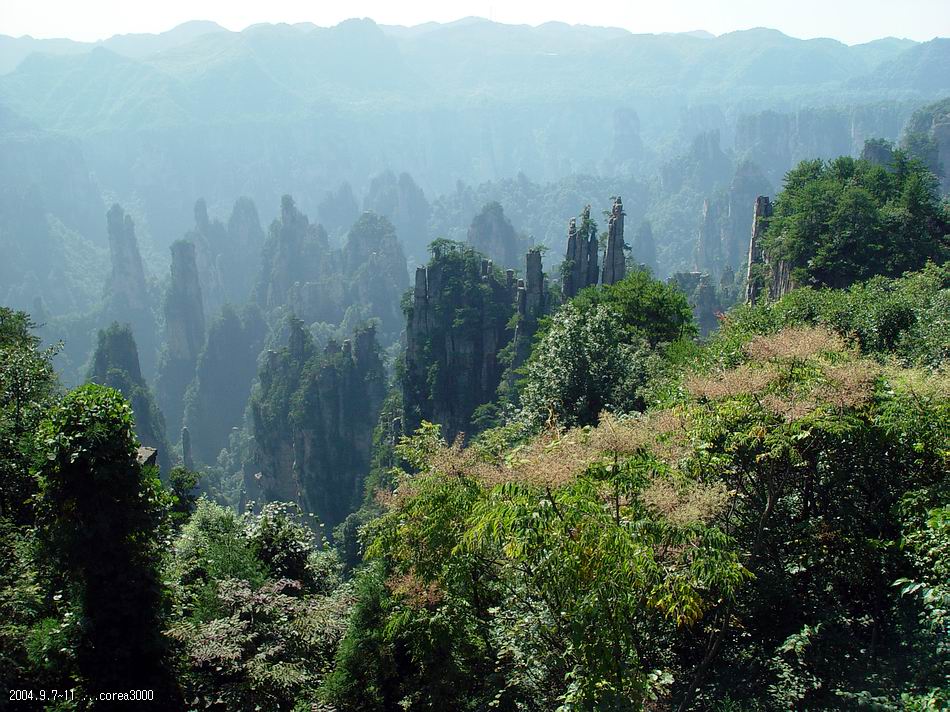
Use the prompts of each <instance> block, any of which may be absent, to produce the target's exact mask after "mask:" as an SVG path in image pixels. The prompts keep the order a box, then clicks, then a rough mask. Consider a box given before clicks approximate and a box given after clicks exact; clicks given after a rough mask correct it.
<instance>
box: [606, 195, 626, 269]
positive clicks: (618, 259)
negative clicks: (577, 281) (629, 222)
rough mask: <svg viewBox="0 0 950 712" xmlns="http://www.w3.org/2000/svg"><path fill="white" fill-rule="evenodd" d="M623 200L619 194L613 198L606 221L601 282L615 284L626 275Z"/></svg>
mask: <svg viewBox="0 0 950 712" xmlns="http://www.w3.org/2000/svg"><path fill="white" fill-rule="evenodd" d="M623 218H624V212H623V201H622V200H621V198H620V196H617V199H616V200H614V204H613V207H612V208H611V211H610V219H609V220H608V221H607V252H606V254H605V255H604V272H603V278H602V280H601V282H602V283H603V284H616V283H617V282H619V281H620V280H621V279H623V278H624V277H625V276H626V275H627V258H626V255H625V254H624V248H625V247H626V245H625V244H624V241H623Z"/></svg>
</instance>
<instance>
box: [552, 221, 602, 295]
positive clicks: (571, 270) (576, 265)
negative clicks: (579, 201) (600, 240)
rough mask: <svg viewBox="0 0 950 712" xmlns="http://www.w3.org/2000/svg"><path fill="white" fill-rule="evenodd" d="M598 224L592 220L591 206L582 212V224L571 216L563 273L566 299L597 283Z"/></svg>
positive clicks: (563, 292)
mask: <svg viewBox="0 0 950 712" xmlns="http://www.w3.org/2000/svg"><path fill="white" fill-rule="evenodd" d="M597 250H598V245H597V224H596V223H594V221H593V220H591V217H590V206H589V205H588V206H586V207H585V208H584V210H583V211H582V212H581V224H580V227H579V228H578V226H577V220H575V219H574V218H571V221H570V223H569V224H568V230H567V254H565V256H564V260H565V266H564V268H563V273H562V281H561V293H562V294H563V296H564V299H565V300H567V299H570V298H571V297H574V296H576V295H577V293H578V292H580V291H581V290H582V289H584V288H585V287H589V286H591V285H592V284H597V281H598V279H599V278H600V274H599V270H598V267H597Z"/></svg>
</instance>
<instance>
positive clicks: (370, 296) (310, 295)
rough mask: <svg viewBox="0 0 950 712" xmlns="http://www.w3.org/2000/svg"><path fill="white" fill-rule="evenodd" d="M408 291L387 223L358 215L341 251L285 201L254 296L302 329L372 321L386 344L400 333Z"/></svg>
mask: <svg viewBox="0 0 950 712" xmlns="http://www.w3.org/2000/svg"><path fill="white" fill-rule="evenodd" d="M408 286H409V278H408V274H407V273H406V257H405V254H404V253H403V250H402V245H401V243H400V241H399V239H398V238H397V236H396V231H395V229H394V228H393V225H392V223H390V221H389V220H388V219H387V218H385V217H383V216H381V215H378V214H376V213H373V212H365V213H363V214H362V215H361V216H360V218H359V220H357V221H356V223H355V224H354V225H353V226H352V227H351V228H350V231H349V232H348V233H347V238H346V243H345V244H344V245H343V247H342V248H334V247H332V246H331V245H330V240H329V237H328V236H327V233H326V231H325V230H324V229H323V228H322V227H321V226H320V225H312V224H311V223H310V221H309V219H308V218H307V216H306V215H304V214H303V213H301V212H300V211H299V210H297V208H296V207H295V206H294V201H293V199H292V198H291V197H290V196H284V198H283V200H282V202H281V216H280V218H279V219H277V220H275V221H274V222H273V223H272V224H271V227H270V234H269V236H268V238H267V241H266V243H265V246H264V251H263V259H262V265H261V271H260V274H259V277H258V282H257V287H256V289H255V296H256V300H257V303H258V304H259V305H260V306H261V307H262V308H263V309H265V310H266V311H268V312H273V311H274V310H275V309H279V308H281V307H287V308H289V310H290V311H291V312H292V313H293V314H295V315H296V316H297V317H298V318H300V319H302V320H303V321H304V322H305V323H307V324H315V323H324V324H328V325H330V326H332V327H336V326H337V325H340V324H341V323H342V324H344V325H346V326H347V327H353V326H356V325H358V324H360V323H362V322H365V321H366V320H367V319H378V320H379V326H380V330H379V338H380V339H381V340H382V342H383V343H384V344H387V345H388V344H390V343H392V342H393V341H395V340H396V339H398V338H399V334H400V332H401V331H402V326H403V324H402V315H401V313H400V307H399V303H400V299H401V297H402V294H403V292H405V290H406V288H407V287H408Z"/></svg>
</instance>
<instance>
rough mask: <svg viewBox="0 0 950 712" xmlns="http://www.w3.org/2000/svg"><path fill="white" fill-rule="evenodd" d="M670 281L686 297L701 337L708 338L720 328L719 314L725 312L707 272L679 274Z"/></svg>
mask: <svg viewBox="0 0 950 712" xmlns="http://www.w3.org/2000/svg"><path fill="white" fill-rule="evenodd" d="M669 281H670V282H671V283H672V284H675V285H676V286H677V287H679V289H680V290H681V291H682V292H683V293H684V294H685V295H686V299H687V301H688V302H689V306H690V308H691V309H692V310H693V318H694V319H695V320H696V325H697V326H698V327H699V333H700V336H708V335H709V334H710V333H712V332H713V331H715V330H716V329H717V328H719V314H720V313H721V312H722V311H723V310H724V309H723V306H722V304H721V303H720V295H719V294H718V293H717V292H716V287H715V286H714V282H713V280H712V277H711V276H710V275H709V274H707V273H705V272H677V273H676V274H674V275H673V276H672V277H670V279H669Z"/></svg>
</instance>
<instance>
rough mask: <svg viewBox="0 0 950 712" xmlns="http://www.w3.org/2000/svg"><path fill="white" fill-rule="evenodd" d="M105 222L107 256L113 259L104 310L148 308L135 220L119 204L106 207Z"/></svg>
mask: <svg viewBox="0 0 950 712" xmlns="http://www.w3.org/2000/svg"><path fill="white" fill-rule="evenodd" d="M106 223H107V226H108V231H109V255H110V257H111V259H112V273H111V275H110V276H109V282H108V286H107V294H106V302H107V304H108V306H107V311H108V312H110V313H115V314H128V313H131V312H140V311H143V310H147V309H148V307H149V304H148V291H147V289H146V286H145V269H144V268H143V267H142V256H141V254H139V243H138V240H137V239H136V238H135V223H134V222H133V221H132V217H131V216H130V215H126V213H125V211H124V210H123V209H122V206H121V205H119V204H118V203H115V204H114V205H113V206H112V207H111V208H109V212H108V213H107V214H106Z"/></svg>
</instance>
